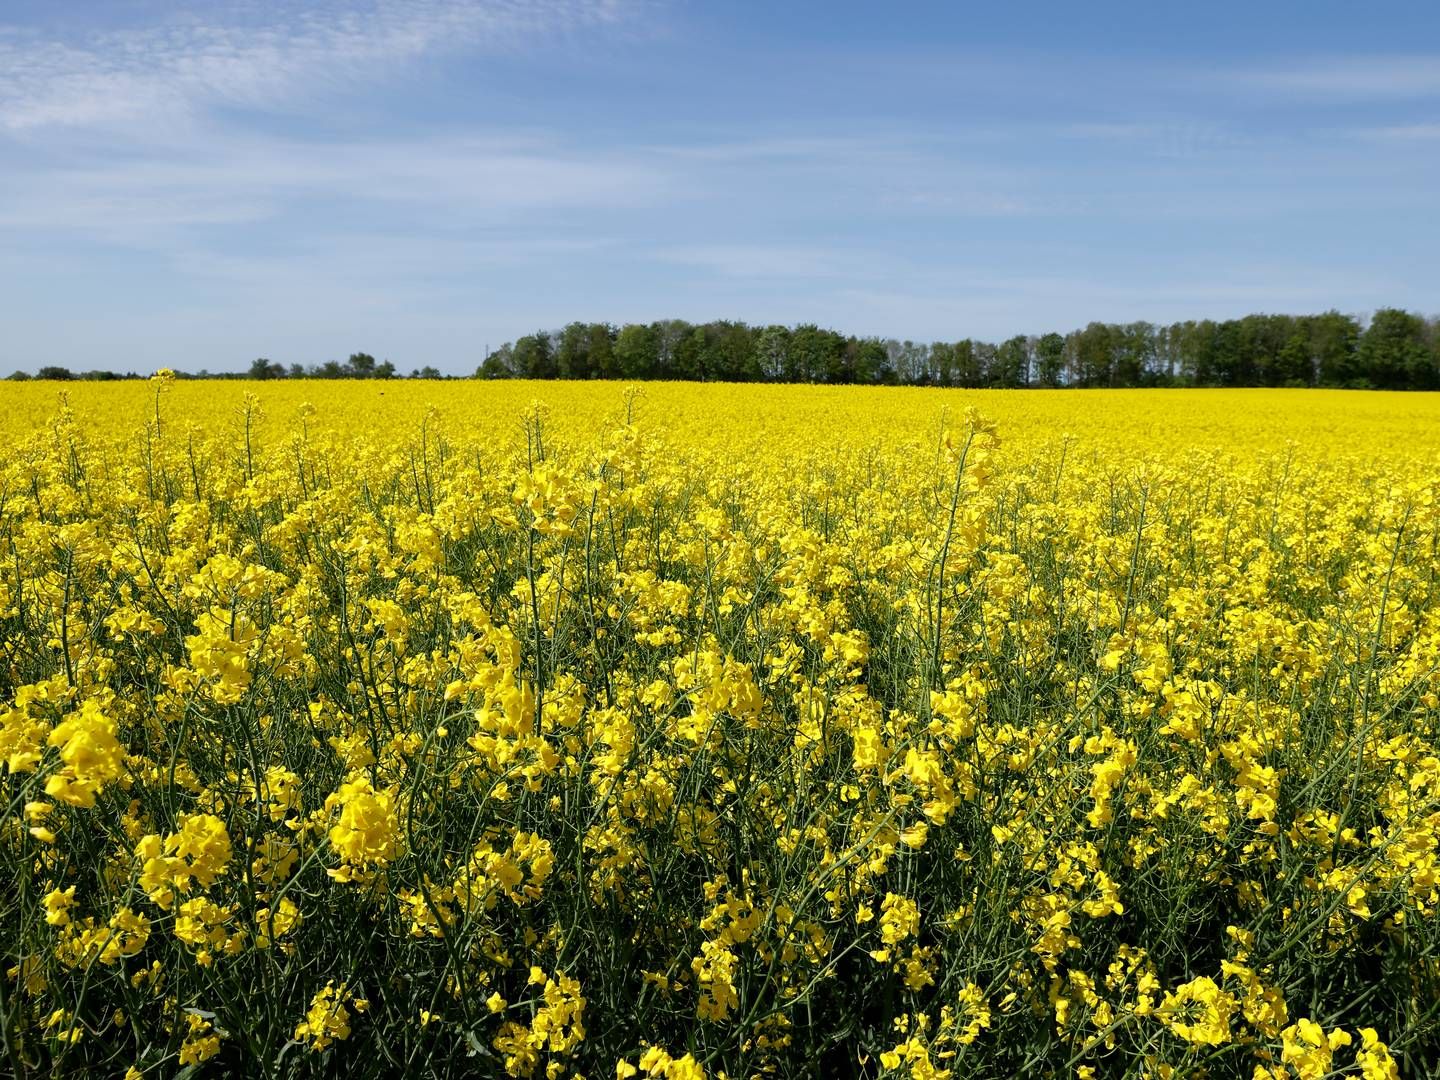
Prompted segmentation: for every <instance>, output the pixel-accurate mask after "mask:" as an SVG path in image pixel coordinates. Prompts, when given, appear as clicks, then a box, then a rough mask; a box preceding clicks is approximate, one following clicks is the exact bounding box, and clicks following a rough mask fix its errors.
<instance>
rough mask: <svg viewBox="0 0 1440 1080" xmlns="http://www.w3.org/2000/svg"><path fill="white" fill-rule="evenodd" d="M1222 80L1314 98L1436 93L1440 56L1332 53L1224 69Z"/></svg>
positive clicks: (1283, 94) (1385, 98)
mask: <svg viewBox="0 0 1440 1080" xmlns="http://www.w3.org/2000/svg"><path fill="white" fill-rule="evenodd" d="M1218 78H1219V80H1220V81H1221V82H1222V83H1225V84H1228V85H1231V86H1234V87H1236V88H1238V89H1241V90H1244V91H1247V92H1249V91H1260V92H1262V93H1266V94H1271V95H1276V96H1280V97H1287V98H1295V99H1300V100H1308V101H1317V102H1367V101H1396V100H1416V99H1423V98H1433V97H1440V56H1436V55H1410V56H1334V57H1322V58H1317V59H1314V60H1310V61H1305V62H1298V63H1290V64H1283V65H1277V66H1272V67H1265V68H1250V69H1241V70H1235V71H1229V72H1223V73H1221V74H1220V75H1219V76H1218Z"/></svg>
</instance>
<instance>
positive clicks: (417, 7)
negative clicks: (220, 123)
mask: <svg viewBox="0 0 1440 1080" xmlns="http://www.w3.org/2000/svg"><path fill="white" fill-rule="evenodd" d="M631 7H632V5H631V4H630V3H628V2H627V0H368V2H367V3H365V4H363V5H360V6H356V5H355V4H353V3H349V4H346V3H340V2H337V0H325V2H320V3H315V2H312V3H308V4H305V5H296V6H287V5H285V4H280V5H278V6H277V8H276V9H273V10H272V12H271V13H270V14H268V16H260V17H256V16H254V15H253V14H250V11H251V9H250V7H249V6H247V5H244V4H237V3H233V2H232V3H229V4H226V5H223V6H221V5H216V6H214V7H211V8H210V9H208V10H207V16H206V20H205V21H200V20H196V19H183V18H176V19H173V20H172V21H170V22H168V23H166V24H163V25H157V26H149V27H145V28H142V29H135V30H126V31H112V32H107V33H98V34H92V35H89V36H86V37H85V38H83V39H81V40H78V41H69V42H60V41H54V40H47V39H45V38H43V37H40V36H39V35H37V34H36V33H34V32H32V31H20V30H18V29H16V28H9V29H10V31H11V32H9V33H6V34H4V35H0V131H9V132H11V133H24V132H32V131H34V130H36V129H45V128H53V127H120V128H126V129H134V128H137V127H141V126H154V125H162V124H177V123H183V122H186V121H188V120H193V119H194V118H195V117H196V115H197V114H198V113H201V112H203V111H204V110H206V109H208V108H211V107H215V106H232V107H236V106H238V107H245V108H259V109H269V108H283V107H284V106H286V105H287V104H289V103H291V102H292V101H293V100H294V99H295V97H296V96H297V95H302V96H303V95H309V94H315V93H323V92H325V91H326V90H329V89H333V88H336V87H339V86H347V85H352V84H354V83H357V82H359V81H360V80H362V79H368V78H373V77H374V76H375V74H376V73H377V72H383V71H385V70H387V69H393V68H394V67H396V66H399V65H402V64H405V63H407V62H410V61H414V60H415V59H417V58H419V57H422V56H424V55H426V54H430V53H437V52H442V51H448V50H452V49H456V48H459V47H469V48H474V47H483V48H495V49H504V48H511V47H515V46H516V45H518V44H519V43H521V42H523V41H526V40H529V39H532V38H534V37H547V36H551V35H557V34H564V33H566V32H568V31H570V30H573V29H576V28H580V27H593V26H597V25H602V24H609V23H615V22H618V21H620V20H621V19H622V18H624V17H625V16H626V15H627V14H628V12H629V11H630V9H631Z"/></svg>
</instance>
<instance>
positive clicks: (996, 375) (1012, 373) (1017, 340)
mask: <svg viewBox="0 0 1440 1080" xmlns="http://www.w3.org/2000/svg"><path fill="white" fill-rule="evenodd" d="M1029 358H1030V357H1029V339H1028V338H1026V337H1025V336H1024V335H1023V334H1017V335H1015V336H1014V337H1012V338H1010V339H1009V340H1007V341H1006V342H1005V343H1004V344H1002V345H1001V346H1000V347H999V348H998V349H996V350H995V362H994V364H993V365H992V367H991V370H990V376H989V378H988V379H987V380H986V383H987V385H989V386H999V387H1007V388H1013V387H1017V386H1024V385H1025V383H1026V380H1027V375H1028V371H1027V369H1028V368H1029Z"/></svg>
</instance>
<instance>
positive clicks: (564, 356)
mask: <svg viewBox="0 0 1440 1080" xmlns="http://www.w3.org/2000/svg"><path fill="white" fill-rule="evenodd" d="M176 374H177V376H178V377H181V378H231V379H234V378H241V379H246V378H248V379H300V378H306V379H390V378H398V377H400V375H399V373H398V372H397V371H396V368H395V365H394V364H393V363H391V362H390V361H388V360H386V361H377V360H376V359H375V358H374V357H373V356H371V355H369V354H368V353H352V354H351V355H350V357H349V359H348V360H345V361H343V362H342V361H338V360H328V361H326V362H324V363H322V364H319V365H312V366H309V367H306V366H304V365H301V364H291V365H290V366H289V367H286V366H285V365H283V364H278V363H274V362H272V361H270V360H268V359H264V358H261V359H258V360H256V361H255V362H254V363H253V364H251V365H250V368H249V370H248V371H245V372H237V373H218V374H212V373H210V372H208V371H201V372H198V373H196V374H195V375H186V374H185V373H183V372H178V371H177V373H176ZM35 377H36V378H41V379H121V378H143V377H144V376H140V375H136V374H134V373H133V372H131V373H127V374H126V375H119V374H116V373H115V372H110V371H90V372H83V373H80V374H74V373H72V372H70V371H69V370H68V369H66V368H61V367H44V368H41V369H40V371H39V372H38V374H37V375H36V376H35ZM409 377H410V378H417V379H439V378H445V377H446V376H443V375H442V374H441V373H440V372H439V371H438V370H437V369H436V368H434V367H429V366H427V367H424V368H418V369H416V370H414V371H412V372H411V373H410V376H409ZM474 377H475V378H482V379H502V378H521V379H681V380H705V381H724V382H801V383H853V384H875V385H894V384H899V385H910V386H961V387H999V388H1004V387H1016V388H1018V387H1060V386H1078V387H1100V386H1103V387H1134V386H1294V387H1304V386H1326V387H1345V388H1352V389H1381V390H1434V389H1440V319H1436V318H1426V317H1424V316H1421V315H1417V314H1413V313H1411V312H1408V311H1404V310H1402V309H1400V308H1383V309H1381V310H1379V311H1377V312H1375V313H1374V315H1372V316H1371V317H1370V318H1369V319H1367V320H1363V321H1362V320H1361V319H1359V318H1357V317H1355V316H1353V315H1343V314H1341V313H1340V312H1338V311H1327V312H1324V313H1323V314H1319V315H1246V316H1244V317H1243V318H1239V319H1224V320H1213V319H1201V320H1198V321H1197V320H1187V321H1185V322H1176V323H1171V324H1169V325H1157V324H1155V323H1148V322H1131V323H1102V322H1092V323H1090V324H1089V325H1088V326H1086V327H1085V328H1084V329H1083V330H1074V331H1071V332H1070V333H1068V334H1058V333H1048V334H1042V335H1039V336H1035V335H1025V334H1017V335H1015V336H1014V337H1011V338H1008V339H1007V340H1005V341H1003V342H1000V343H998V344H997V343H992V342H986V341H980V340H977V339H974V338H965V339H963V340H961V341H950V342H947V341H934V342H928V343H927V342H915V341H898V340H896V339H894V338H878V337H857V336H856V335H854V334H849V335H847V334H841V333H839V332H837V331H835V330H826V329H821V328H820V327H818V326H816V325H814V324H810V323H805V324H801V325H798V326H793V327H789V326H778V325H771V326H751V325H748V324H747V323H744V322H739V321H733V320H717V321H714V322H707V323H690V322H686V321H685V320H683V319H662V320H657V321H656V322H651V323H627V324H625V325H623V326H619V327H617V326H613V325H611V324H610V323H587V322H572V323H570V324H568V325H566V326H565V327H563V328H562V329H560V330H553V331H544V330H542V331H537V332H535V333H533V334H526V335H525V336H524V337H521V338H519V339H517V340H516V341H514V342H513V343H507V344H505V345H502V346H501V347H500V348H499V349H496V350H495V351H493V352H489V353H488V355H486V357H485V359H484V361H483V362H482V363H481V364H480V366H479V367H478V368H477V369H476V371H475V374H474ZM11 378H12V379H28V378H30V376H29V375H26V374H24V373H23V372H16V373H15V374H14V375H12V376H11Z"/></svg>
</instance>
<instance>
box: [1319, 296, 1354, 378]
mask: <svg viewBox="0 0 1440 1080" xmlns="http://www.w3.org/2000/svg"><path fill="white" fill-rule="evenodd" d="M1307 322H1308V324H1309V325H1308V330H1309V339H1310V358H1311V363H1312V364H1313V365H1314V367H1315V381H1316V382H1317V383H1318V384H1319V385H1321V386H1346V385H1348V384H1349V383H1350V381H1351V380H1352V379H1354V378H1355V377H1356V372H1355V352H1356V349H1357V348H1358V347H1359V344H1360V324H1359V323H1358V322H1357V321H1356V320H1355V319H1354V317H1353V316H1350V315H1341V314H1340V312H1338V311H1333V310H1332V311H1327V312H1325V313H1324V314H1323V315H1312V316H1311V317H1310V318H1309V319H1308V320H1307Z"/></svg>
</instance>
